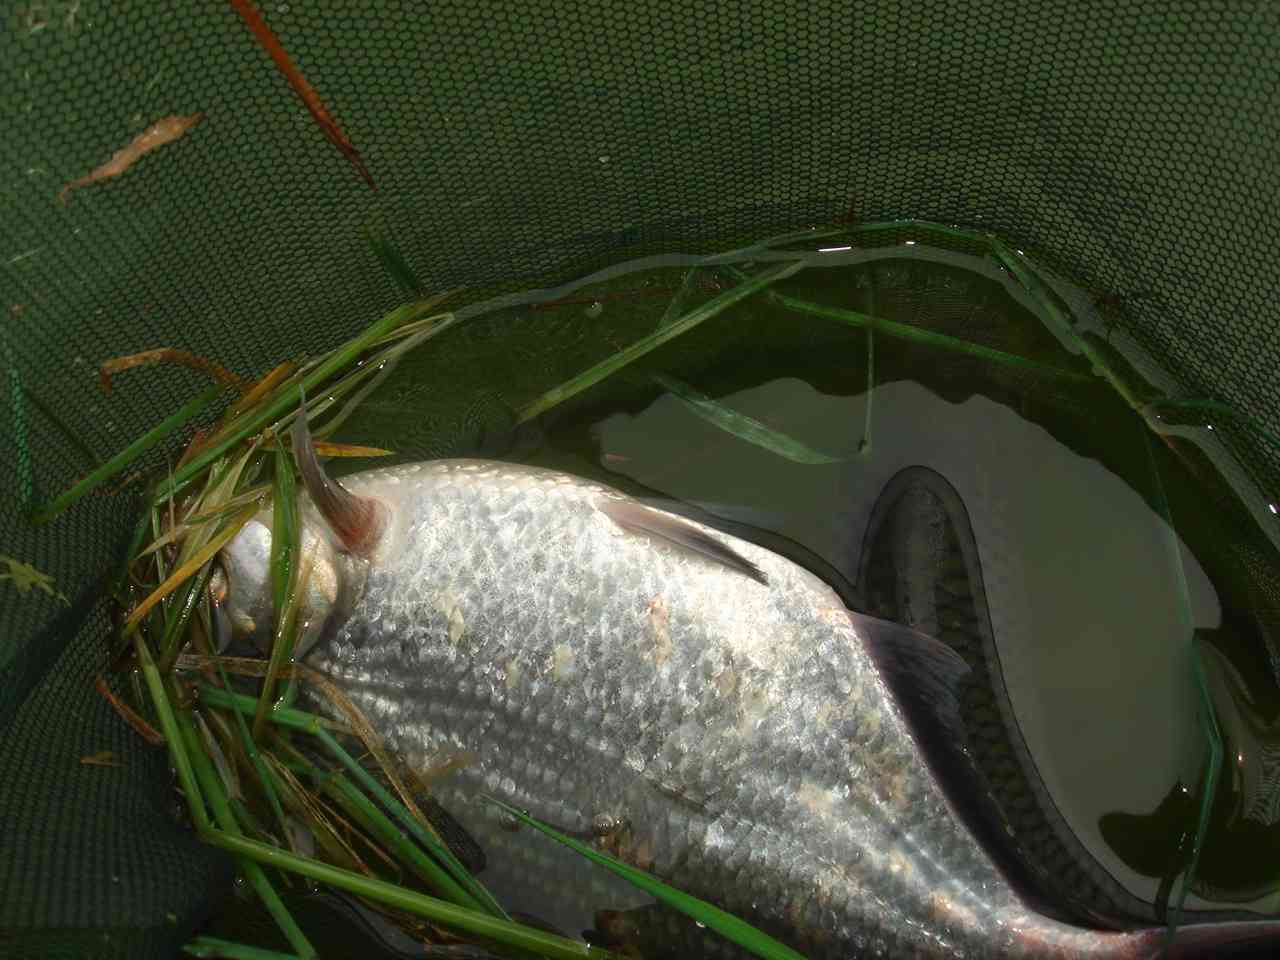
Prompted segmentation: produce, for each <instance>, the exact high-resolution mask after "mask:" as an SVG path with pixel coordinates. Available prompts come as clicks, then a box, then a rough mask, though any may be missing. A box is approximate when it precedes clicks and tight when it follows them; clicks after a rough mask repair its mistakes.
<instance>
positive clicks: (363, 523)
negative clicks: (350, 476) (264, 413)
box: [293, 394, 386, 555]
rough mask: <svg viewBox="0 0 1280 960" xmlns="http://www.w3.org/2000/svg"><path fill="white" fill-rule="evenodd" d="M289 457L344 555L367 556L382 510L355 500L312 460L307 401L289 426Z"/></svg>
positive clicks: (315, 458)
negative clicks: (291, 434)
mask: <svg viewBox="0 0 1280 960" xmlns="http://www.w3.org/2000/svg"><path fill="white" fill-rule="evenodd" d="M293 456H294V459H295V460H297V461H298V472H299V473H300V474H301V475H302V485H303V486H304V487H306V490H307V493H308V494H309V495H310V497H311V502H312V503H314V504H315V505H316V509H317V510H319V511H320V515H321V516H322V517H324V519H325V522H326V523H327V524H328V525H329V529H330V530H332V531H333V533H334V535H335V536H336V537H337V538H338V540H339V541H341V543H342V546H343V547H344V548H345V549H346V550H347V552H348V553H358V554H364V555H368V554H369V553H371V552H373V548H374V547H376V546H377V545H378V540H379V539H380V538H381V536H382V531H383V528H384V527H385V526H386V518H385V516H384V515H383V510H384V508H383V506H382V504H380V503H379V502H378V501H377V500H374V499H372V498H370V497H358V496H356V495H355V494H354V493H352V492H351V491H350V490H348V489H347V488H346V487H344V486H343V485H342V484H340V483H339V482H338V481H337V480H334V479H333V478H331V477H330V476H329V475H328V474H326V473H325V472H324V467H322V466H321V465H320V458H319V457H318V456H316V447H315V443H313V442H312V440H311V428H310V427H309V426H308V425H307V398H306V395H305V394H304V395H303V397H302V406H301V407H300V408H299V410H298V416H297V419H295V420H294V422H293Z"/></svg>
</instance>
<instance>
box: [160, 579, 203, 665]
mask: <svg viewBox="0 0 1280 960" xmlns="http://www.w3.org/2000/svg"><path fill="white" fill-rule="evenodd" d="M212 572H213V564H212V563H206V564H205V565H204V566H203V567H202V568H201V569H200V572H199V573H197V574H196V575H195V576H194V577H192V578H191V579H190V580H188V581H187V582H186V583H185V584H184V585H183V586H182V587H181V588H180V590H179V591H177V592H178V602H177V604H176V605H174V606H172V607H170V609H169V614H168V616H167V619H166V622H165V628H164V638H163V640H162V641H161V644H160V650H161V654H160V673H161V675H162V676H168V675H169V673H170V672H171V671H172V670H173V663H174V661H175V660H177V659H178V654H179V653H181V652H182V644H183V641H184V640H185V639H186V628H187V624H188V623H189V622H190V621H191V614H192V612H193V611H194V610H195V609H196V607H197V605H199V603H200V600H201V599H202V598H203V597H205V596H207V593H206V592H205V588H206V587H207V586H208V585H209V577H210V575H211V574H212Z"/></svg>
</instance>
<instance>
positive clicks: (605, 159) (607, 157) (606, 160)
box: [600, 154, 609, 163]
mask: <svg viewBox="0 0 1280 960" xmlns="http://www.w3.org/2000/svg"><path fill="white" fill-rule="evenodd" d="M600 162H601V163H608V162H609V156H608V155H607V154H606V155H605V156H603V157H601V158H600Z"/></svg>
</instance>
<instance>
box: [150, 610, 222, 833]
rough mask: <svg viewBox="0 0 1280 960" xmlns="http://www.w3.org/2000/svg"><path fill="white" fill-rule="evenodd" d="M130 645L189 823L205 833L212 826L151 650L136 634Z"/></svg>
mask: <svg viewBox="0 0 1280 960" xmlns="http://www.w3.org/2000/svg"><path fill="white" fill-rule="evenodd" d="M133 646H134V649H135V650H136V651H137V653H138V664H139V665H140V666H141V667H142V676H143V679H144V680H146V682H147V690H148V691H149V692H150V693H151V702H152V704H153V705H154V706H155V710H156V715H157V716H158V717H159V719H160V730H161V732H162V733H164V739H165V742H166V743H167V744H168V745H169V753H170V755H171V756H172V757H173V767H174V769H175V770H176V771H177V772H178V783H179V784H180V785H181V787H182V792H183V793H185V794H186V796H187V806H188V808H189V809H190V810H191V820H192V822H193V823H194V824H195V825H196V829H197V830H208V829H210V828H211V827H212V821H211V820H210V819H209V812H208V811H207V810H206V809H205V805H204V798H203V796H202V794H201V793H200V790H199V788H198V787H197V786H196V776H195V770H194V768H193V767H192V765H191V757H190V756H189V755H188V754H187V751H186V747H185V746H184V745H183V742H182V734H181V733H180V732H179V730H178V720H177V718H176V717H175V716H174V713H173V708H172V707H171V706H170V704H169V695H168V694H167V693H166V692H165V689H164V680H163V679H161V677H160V671H159V670H157V669H156V663H155V661H154V660H153V659H152V658H151V651H150V650H148V649H147V645H146V644H145V643H144V642H143V640H142V637H140V636H139V635H138V634H136V633H135V634H134V635H133Z"/></svg>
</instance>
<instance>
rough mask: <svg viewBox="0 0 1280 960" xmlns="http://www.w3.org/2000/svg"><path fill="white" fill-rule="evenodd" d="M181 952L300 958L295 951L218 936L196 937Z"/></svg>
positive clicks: (237, 958)
mask: <svg viewBox="0 0 1280 960" xmlns="http://www.w3.org/2000/svg"><path fill="white" fill-rule="evenodd" d="M182 952H183V953H185V954H188V955H189V956H192V957H221V958H222V960H301V958H300V957H299V956H298V955H297V954H296V953H278V952H276V951H275V950H263V949H262V948H261V947H250V946H246V945H245V944H243V943H233V942H232V941H230V940H221V939H219V938H218V937H196V938H195V939H194V940H192V941H191V942H190V943H188V944H187V945H186V946H185V947H183V948H182Z"/></svg>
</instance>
